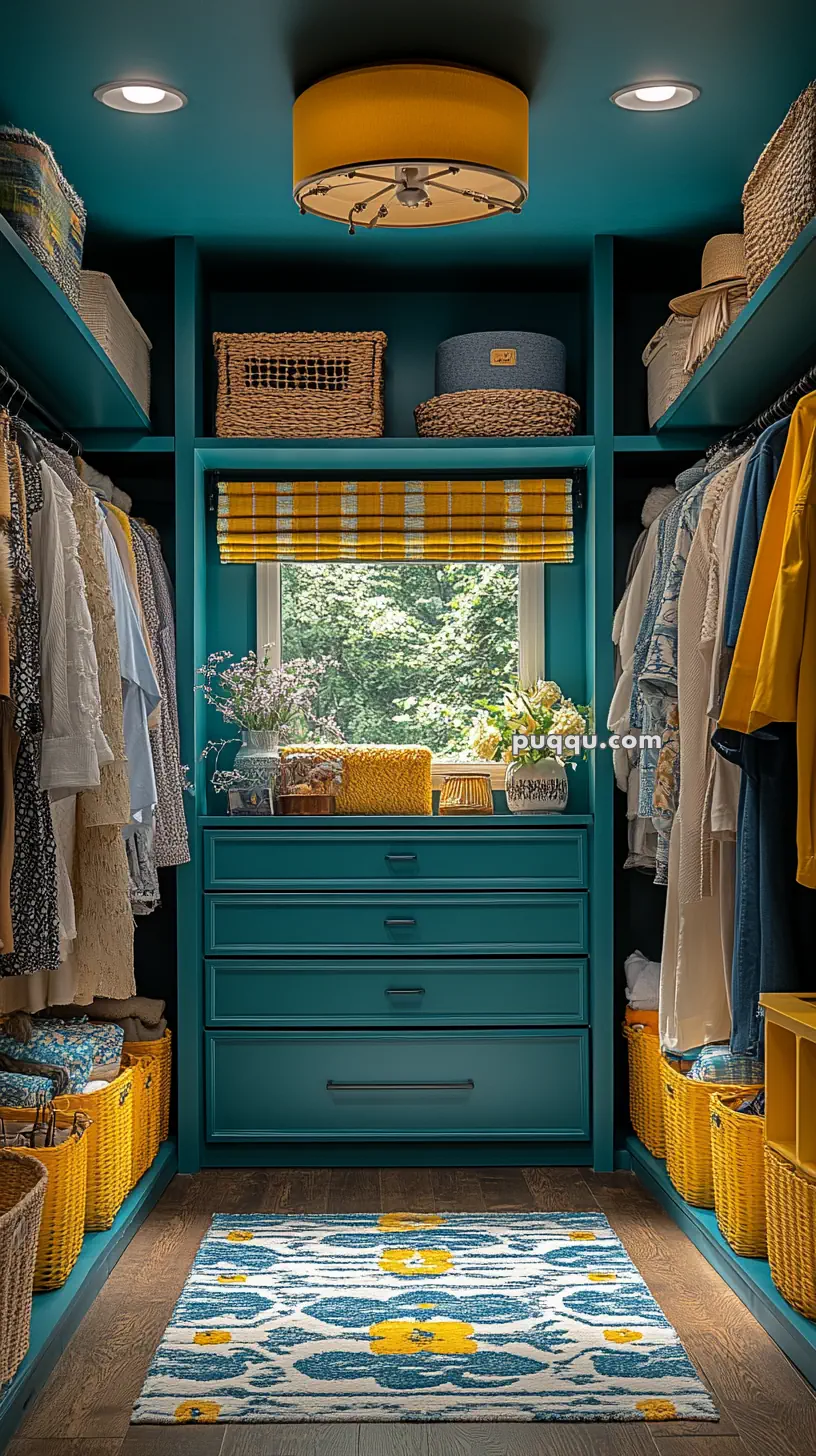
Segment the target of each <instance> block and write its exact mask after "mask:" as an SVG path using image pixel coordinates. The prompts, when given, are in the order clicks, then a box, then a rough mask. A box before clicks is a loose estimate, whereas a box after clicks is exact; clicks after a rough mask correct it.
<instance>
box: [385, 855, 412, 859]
mask: <svg viewBox="0 0 816 1456" xmlns="http://www.w3.org/2000/svg"><path fill="white" fill-rule="evenodd" d="M385 857H386V859H394V860H396V859H398V860H409V859H416V855H415V854H387V855H386V856H385Z"/></svg>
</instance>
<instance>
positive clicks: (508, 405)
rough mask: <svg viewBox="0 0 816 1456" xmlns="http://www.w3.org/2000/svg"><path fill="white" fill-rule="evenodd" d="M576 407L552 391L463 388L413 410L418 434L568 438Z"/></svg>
mask: <svg viewBox="0 0 816 1456" xmlns="http://www.w3.org/2000/svg"><path fill="white" fill-rule="evenodd" d="M578 415H579V406H578V404H576V402H575V400H574V399H570V397H569V395H568V394H557V393H556V392H555V390H552V389H463V390H458V391H457V392H456V393H455V394H438V395H436V396H435V397H434V398H433V399H427V400H426V401H425V403H424V404H418V405H417V407H416V409H415V410H414V419H415V420H416V427H417V434H418V435H432V436H435V437H439V436H447V437H448V438H450V437H455V436H458V435H480V436H484V437H487V436H502V435H508V436H513V435H573V434H574V433H575V426H576V424H577V422H578Z"/></svg>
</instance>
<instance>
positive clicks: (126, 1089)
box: [54, 1067, 133, 1229]
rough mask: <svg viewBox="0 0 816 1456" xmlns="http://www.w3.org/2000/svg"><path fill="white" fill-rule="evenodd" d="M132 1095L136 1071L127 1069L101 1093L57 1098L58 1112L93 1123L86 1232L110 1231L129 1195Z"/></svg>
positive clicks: (55, 1104)
mask: <svg viewBox="0 0 816 1456" xmlns="http://www.w3.org/2000/svg"><path fill="white" fill-rule="evenodd" d="M132 1093H133V1072H132V1071H131V1069H130V1067H126V1068H125V1070H124V1071H123V1072H120V1074H119V1076H118V1077H117V1078H116V1079H115V1080H114V1081H113V1082H110V1083H109V1084H108V1086H107V1087H102V1088H100V1090H99V1091H98V1092H78V1093H76V1094H74V1095H71V1096H69V1097H57V1098H55V1101H54V1106H55V1107H56V1108H57V1110H58V1111H59V1112H84V1113H85V1114H86V1116H87V1117H89V1118H90V1120H91V1126H90V1127H89V1129H88V1132H87V1141H88V1187H87V1193H86V1197H85V1227H86V1229H109V1228H110V1226H111V1224H112V1223H113V1220H114V1219H115V1217H116V1215H117V1213H118V1212H119V1209H120V1208H121V1207H122V1204H123V1203H124V1201H125V1198H126V1197H127V1195H128V1193H129V1192H130V1174H131V1155H132V1145H133V1109H132V1106H131V1096H132Z"/></svg>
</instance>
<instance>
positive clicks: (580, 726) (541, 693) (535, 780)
mask: <svg viewBox="0 0 816 1456" xmlns="http://www.w3.org/2000/svg"><path fill="white" fill-rule="evenodd" d="M477 708H478V711H477V713H476V715H475V717H474V719H473V722H472V724H471V727H470V731H469V733H468V743H469V745H470V748H471V750H472V751H473V753H475V754H476V755H477V757H479V758H481V759H488V760H492V762H494V763H506V764H507V770H506V773H505V781H504V788H505V793H506V795H507V807H508V809H509V810H510V812H511V813H512V814H562V813H563V812H564V810H565V809H566V807H567V802H568V799H569V784H568V781H567V770H566V764H567V763H569V764H570V767H572V768H574V767H575V765H576V762H577V760H578V758H579V757H583V756H584V748H583V742H582V740H583V737H584V735H585V734H586V733H587V731H588V729H589V724H590V711H589V709H588V708H584V707H576V705H575V703H573V701H572V699H571V698H566V697H565V696H564V694H563V693H562V691H561V689H560V687H559V686H558V683H555V682H544V681H542V680H540V679H539V681H538V682H536V683H533V684H532V685H531V686H526V685H524V684H523V683H522V682H521V681H520V679H519V678H518V677H514V678H512V679H511V681H510V682H509V683H508V684H507V686H506V688H505V691H504V696H503V698H502V701H501V703H487V702H481V703H479V704H477Z"/></svg>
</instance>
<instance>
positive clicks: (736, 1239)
mask: <svg viewBox="0 0 816 1456" xmlns="http://www.w3.org/2000/svg"><path fill="white" fill-rule="evenodd" d="M715 1085H716V1084H715ZM744 1101H745V1099H744V1097H742V1096H740V1095H739V1094H738V1095H737V1096H736V1097H724V1096H719V1095H718V1093H717V1092H715V1093H714V1096H713V1097H712V1099H711V1160H712V1169H713V1173H714V1209H715V1212H716V1214H717V1223H718V1224H719V1226H720V1229H721V1231H722V1233H723V1234H724V1235H725V1237H726V1238H727V1240H728V1242H729V1244H730V1245H731V1248H732V1249H733V1250H734V1253H735V1254H741V1255H743V1256H744V1257H745V1258H747V1259H764V1258H765V1256H766V1254H767V1250H768V1244H767V1237H766V1229H765V1163H764V1158H763V1152H764V1147H765V1119H764V1117H755V1116H753V1115H752V1114H751V1113H748V1112H739V1111H738V1108H739V1106H740V1103H741V1102H744Z"/></svg>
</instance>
